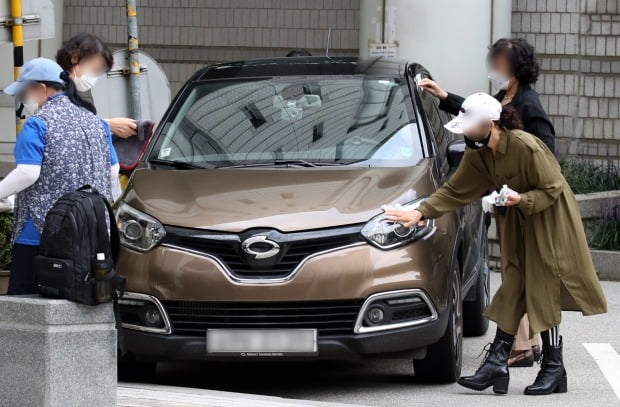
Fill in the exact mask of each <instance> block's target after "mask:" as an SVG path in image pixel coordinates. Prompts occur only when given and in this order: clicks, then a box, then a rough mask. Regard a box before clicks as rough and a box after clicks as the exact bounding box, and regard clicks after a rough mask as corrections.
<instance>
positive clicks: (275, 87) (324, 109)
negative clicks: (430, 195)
mask: <svg viewBox="0 0 620 407" xmlns="http://www.w3.org/2000/svg"><path fill="white" fill-rule="evenodd" d="M411 110H412V107H411V102H410V99H409V93H408V91H407V88H406V85H405V84H402V83H400V79H395V78H376V77H368V76H364V75H359V76H357V75H355V76H351V75H349V76H314V77H308V76H304V77H290V76H286V77H272V78H253V79H251V80H248V79H236V80H216V81H203V82H197V83H195V84H194V85H193V87H192V88H191V90H190V91H189V92H188V93H187V97H186V98H185V100H184V101H183V103H182V105H181V106H180V108H178V109H177V110H176V113H175V114H174V115H173V116H172V117H171V118H170V119H169V120H168V122H167V123H165V125H164V128H163V130H162V132H160V136H159V137H158V140H157V142H156V144H155V146H154V149H153V150H152V152H151V154H150V156H149V159H150V160H151V162H153V163H159V164H165V163H169V164H172V165H171V166H175V167H177V168H179V167H184V168H189V166H187V165H185V164H187V163H191V164H193V165H194V166H195V167H196V168H201V167H204V168H214V167H237V166H238V167H243V166H252V165H256V166H261V165H279V164H287V165H289V164H298V165H303V166H319V165H359V166H387V167H395V166H396V167H398V166H411V165H416V164H417V163H419V161H420V160H421V159H422V158H423V156H422V149H421V146H420V137H419V134H418V128H417V125H416V124H415V121H414V118H415V116H414V115H413V113H412V112H411Z"/></svg>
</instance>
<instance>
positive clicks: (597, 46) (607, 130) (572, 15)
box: [512, 0, 620, 162]
mask: <svg viewBox="0 0 620 407" xmlns="http://www.w3.org/2000/svg"><path fill="white" fill-rule="evenodd" d="M512 31H513V33H514V35H515V36H522V37H525V38H526V39H527V40H528V41H530V42H531V43H532V44H534V46H535V47H536V51H537V53H538V56H539V58H540V62H541V68H542V75H541V77H540V79H539V82H538V84H537V85H536V88H537V89H538V91H539V92H540V93H541V97H542V102H543V106H544V107H545V109H546V110H547V112H548V113H549V114H550V116H551V118H552V120H553V123H554V124H555V126H556V131H557V136H558V147H559V152H560V153H561V154H567V153H569V154H571V155H579V156H583V157H586V158H592V159H595V160H601V161H603V160H606V159H607V158H611V159H613V160H614V161H615V162H618V161H620V155H619V154H620V151H619V147H620V104H619V100H620V99H619V98H620V0H513V16H512Z"/></svg>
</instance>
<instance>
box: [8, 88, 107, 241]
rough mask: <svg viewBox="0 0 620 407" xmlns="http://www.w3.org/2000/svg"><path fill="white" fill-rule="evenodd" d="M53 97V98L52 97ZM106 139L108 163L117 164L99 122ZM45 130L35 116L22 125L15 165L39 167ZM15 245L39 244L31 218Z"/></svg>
mask: <svg viewBox="0 0 620 407" xmlns="http://www.w3.org/2000/svg"><path fill="white" fill-rule="evenodd" d="M52 97H54V96H52ZM101 123H102V124H103V128H104V129H105V132H106V136H107V138H108V145H109V146H110V162H111V165H115V164H118V156H117V155H116V150H114V146H113V145H112V132H111V131H110V126H109V125H108V123H107V122H106V121H105V120H101ZM46 133H47V129H46V128H45V123H44V122H43V120H41V119H39V118H38V117H36V116H32V117H29V118H28V120H26V122H25V123H24V125H23V127H22V130H21V132H20V133H19V136H18V137H17V141H16V142H15V149H14V154H15V163H16V164H27V165H41V164H42V163H43V153H44V151H45V136H46ZM15 243H16V244H23V245H28V246H39V244H40V243H41V234H40V233H39V231H38V230H37V228H36V226H35V225H34V222H33V221H32V218H30V217H28V220H27V221H26V224H25V225H24V228H23V229H22V231H21V233H20V234H19V236H17V239H15Z"/></svg>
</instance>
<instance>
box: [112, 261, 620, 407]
mask: <svg viewBox="0 0 620 407" xmlns="http://www.w3.org/2000/svg"><path fill="white" fill-rule="evenodd" d="M498 284H499V274H497V273H493V276H492V285H493V287H494V288H496V287H497V286H498ZM603 288H604V290H605V293H606V296H607V300H608V302H609V312H608V313H607V314H605V315H600V316H593V317H585V318H584V317H582V316H581V314H579V313H573V312H570V313H568V312H567V313H564V315H563V323H562V325H561V328H560V330H561V334H562V335H563V336H564V338H565V359H566V368H567V371H568V379H569V392H568V393H567V394H562V395H552V396H545V397H537V398H532V397H528V396H524V395H522V392H523V388H524V387H525V386H526V385H528V384H530V382H531V381H533V379H534V377H535V376H536V373H537V369H538V367H537V366H535V367H532V368H518V369H511V382H510V389H509V394H508V395H507V396H495V395H493V393H492V392H491V391H490V390H488V391H486V392H482V393H477V392H473V391H469V390H467V389H464V388H462V387H460V386H458V385H457V384H449V385H434V384H428V383H423V382H419V381H416V379H415V377H414V376H413V369H412V366H411V362H410V361H408V360H388V359H381V360H364V361H359V362H318V363H277V364H274V363H256V364H241V363H228V364H224V363H210V364H207V363H192V364H181V363H167V364H161V365H160V366H159V368H158V372H157V375H156V376H155V378H154V379H153V380H152V383H153V384H160V385H173V386H186V387H193V388H202V389H211V390H216V391H227V392H238V393H250V394H260V395H267V396H275V397H284V398H287V399H303V400H314V401H321V402H331V403H347V404H354V405H366V406H390V407H397V406H416V405H424V406H443V407H447V406H476V407H478V406H481V405H482V406H484V405H501V406H520V407H521V406H523V405H528V403H536V405H537V406H558V405H562V406H564V407H570V406H586V405H587V406H591V405H596V406H620V394H618V395H616V393H615V392H614V388H613V387H612V384H615V385H616V386H617V383H614V381H615V378H618V377H620V365H618V366H614V365H615V363H613V360H615V359H613V354H611V353H607V356H604V355H605V353H602V354H599V356H598V358H599V363H601V362H602V363H603V367H600V366H599V363H597V361H596V360H595V356H593V355H592V354H591V353H590V351H589V349H590V350H591V349H592V348H595V349H599V350H600V349H603V350H606V351H607V352H612V351H613V352H615V354H616V355H618V353H620V283H617V282H604V283H603ZM494 330H495V328H494V327H493V326H492V327H491V329H490V330H489V333H488V334H487V335H486V336H485V337H481V338H466V340H465V345H464V351H465V353H464V358H463V373H464V374H467V373H471V372H473V371H475V369H476V368H477V367H478V365H479V363H480V362H481V357H480V358H479V357H478V355H479V354H480V351H481V350H482V348H483V347H484V345H485V344H486V343H488V342H490V341H491V340H492V337H493V333H494ZM584 344H603V345H600V346H594V347H592V346H590V345H586V346H588V347H589V348H588V349H587V348H586V346H584ZM605 344H608V345H605ZM610 349H611V350H610ZM601 355H602V356H601ZM609 355H611V356H612V358H611V359H610V357H609ZM618 357H619V358H620V356H618ZM600 359H603V360H602V361H601V360H600ZM609 360H611V361H612V362H611V363H607V367H606V368H607V369H608V370H609V371H608V372H607V378H606V376H605V373H604V372H603V371H602V370H601V368H605V362H606V361H609ZM608 378H609V380H611V383H610V381H609V380H608ZM125 387H126V386H125ZM152 389H154V388H152ZM134 390H135V389H134ZM131 391H132V390H131V389H127V388H124V387H123V386H121V387H120V388H119V396H121V395H122V394H129V393H130V392H131ZM178 391H179V390H175V392H178ZM619 391H620V390H619ZM128 392H129V393H128ZM187 392H189V393H190V394H194V393H192V392H195V390H189V389H188V390H187ZM216 393H219V392H216ZM177 394H178V395H179V397H181V396H182V394H183V393H177ZM210 394H211V393H210V392H209V391H206V393H203V394H202V396H203V397H209V395H210ZM194 396H196V394H194ZM217 396H218V397H222V396H231V397H233V399H231V400H232V401H230V403H232V402H233V401H234V397H244V396H240V395H230V394H228V395H227V394H225V393H219V394H218V395H217ZM250 397H252V396H250ZM119 400H120V401H121V403H122V402H123V398H122V397H119ZM206 400H209V399H208V398H205V404H198V405H202V406H211V405H214V406H220V405H232V406H234V405H238V404H208V403H207V402H206ZM262 401H266V402H273V403H274V404H267V405H275V406H279V405H291V406H295V405H299V404H295V403H299V402H295V401H289V400H283V399H267V400H262ZM262 401H261V402H262ZM278 403H279V404H278ZM282 403H284V404H282ZM287 403H289V404H287ZM307 403H308V402H307ZM119 405H121V406H146V405H148V406H158V405H159V404H119ZM166 405H167V406H176V405H178V406H186V405H188V406H189V405H191V406H193V405H194V404H174V403H172V404H171V401H170V400H168V404H166ZM240 405H244V406H252V405H254V404H240ZM258 405H261V406H262V405H265V404H258ZM301 405H313V404H301Z"/></svg>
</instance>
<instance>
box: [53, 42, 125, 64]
mask: <svg viewBox="0 0 620 407" xmlns="http://www.w3.org/2000/svg"><path fill="white" fill-rule="evenodd" d="M95 55H101V56H102V57H103V59H105V63H106V68H107V69H106V71H109V70H110V69H112V64H113V62H114V59H113V58H112V51H111V50H110V48H109V47H108V46H107V45H106V43H105V42H103V40H102V39H101V38H99V37H97V36H96V35H92V34H88V33H80V34H78V35H76V36H75V37H73V38H71V39H70V40H69V41H67V42H66V43H65V45H63V46H62V48H61V49H59V50H58V52H57V53H56V62H58V65H60V66H61V67H62V69H64V70H65V71H70V70H71V69H72V68H73V67H74V66H75V65H77V64H79V63H80V61H81V60H82V59H84V58H89V57H92V56H95Z"/></svg>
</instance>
